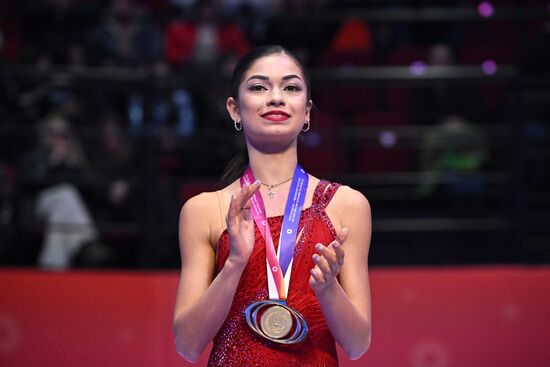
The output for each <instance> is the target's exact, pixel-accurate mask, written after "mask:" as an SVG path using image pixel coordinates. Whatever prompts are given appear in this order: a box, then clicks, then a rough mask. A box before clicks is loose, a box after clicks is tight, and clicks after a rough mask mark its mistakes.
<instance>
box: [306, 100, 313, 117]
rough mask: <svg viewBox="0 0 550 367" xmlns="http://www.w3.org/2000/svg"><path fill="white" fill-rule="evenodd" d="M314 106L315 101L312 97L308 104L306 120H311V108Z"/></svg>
mask: <svg viewBox="0 0 550 367" xmlns="http://www.w3.org/2000/svg"><path fill="white" fill-rule="evenodd" d="M312 107H313V101H312V100H311V99H310V100H309V101H307V105H306V121H311V108H312Z"/></svg>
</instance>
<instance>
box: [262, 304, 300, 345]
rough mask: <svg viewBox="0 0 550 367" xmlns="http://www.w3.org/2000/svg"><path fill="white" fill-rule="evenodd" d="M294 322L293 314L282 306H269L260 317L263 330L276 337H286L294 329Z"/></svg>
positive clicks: (266, 333)
mask: <svg viewBox="0 0 550 367" xmlns="http://www.w3.org/2000/svg"><path fill="white" fill-rule="evenodd" d="M292 324H293V321H292V315H291V314H290V312H289V311H288V310H287V309H285V308H284V307H281V306H272V307H270V308H268V309H267V310H266V311H265V312H264V314H263V315H262V317H261V318H260V326H261V328H262V331H263V332H264V333H265V335H267V336H269V337H270V338H274V339H280V338H283V337H285V336H286V335H287V334H288V333H289V332H290V330H291V329H292Z"/></svg>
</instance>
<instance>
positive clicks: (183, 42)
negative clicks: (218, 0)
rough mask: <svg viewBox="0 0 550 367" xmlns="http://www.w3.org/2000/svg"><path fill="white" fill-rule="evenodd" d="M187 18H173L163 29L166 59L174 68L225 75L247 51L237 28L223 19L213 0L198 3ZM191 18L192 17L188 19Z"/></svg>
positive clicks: (246, 45) (247, 47) (245, 42)
mask: <svg viewBox="0 0 550 367" xmlns="http://www.w3.org/2000/svg"><path fill="white" fill-rule="evenodd" d="M182 15H187V17H183V16H182V17H180V18H178V19H175V20H174V21H173V22H172V23H171V24H169V25H168V27H167V29H166V35H165V42H166V49H165V53H166V59H167V60H168V62H169V63H170V64H171V65H173V66H175V67H189V66H191V67H195V68H200V69H212V68H217V67H220V66H221V67H222V69H224V70H226V71H227V72H228V73H229V72H231V71H232V68H233V66H234V64H235V62H236V60H237V59H238V58H239V57H240V56H242V55H244V54H245V53H246V52H247V51H248V50H249V48H250V45H249V44H248V41H247V40H246V38H245V36H244V34H243V33H242V31H241V29H240V28H239V26H238V25H237V24H236V23H234V22H233V21H230V20H222V19H221V17H220V16H219V13H218V12H217V9H216V6H215V5H214V3H213V2H212V1H200V2H198V3H197V4H196V5H195V6H194V8H193V11H192V13H191V14H185V13H183V14H182ZM189 15H192V16H189Z"/></svg>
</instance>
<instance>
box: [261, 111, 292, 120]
mask: <svg viewBox="0 0 550 367" xmlns="http://www.w3.org/2000/svg"><path fill="white" fill-rule="evenodd" d="M262 117H263V118H264V119H266V120H269V121H285V120H288V119H289V118H290V115H289V114H288V113H286V112H284V111H269V112H266V113H264V114H262Z"/></svg>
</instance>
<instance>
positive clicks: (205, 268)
mask: <svg viewBox="0 0 550 367" xmlns="http://www.w3.org/2000/svg"><path fill="white" fill-rule="evenodd" d="M258 187H259V185H251V186H250V187H247V188H244V189H243V190H241V191H240V192H239V193H238V194H237V195H235V196H234V197H232V199H231V204H230V206H229V213H228V217H227V225H228V232H229V238H230V243H231V245H230V247H231V248H230V254H229V257H228V259H227V261H226V262H225V264H224V266H223V268H222V269H221V271H220V273H219V274H218V275H217V276H216V277H215V278H214V274H215V265H216V264H215V258H216V256H215V252H214V250H213V248H212V246H211V244H210V238H211V235H210V234H211V228H210V226H211V223H212V221H211V220H208V218H212V215H213V213H218V206H217V202H216V200H217V199H213V200H209V198H208V197H207V196H206V195H209V194H201V195H199V196H197V197H194V198H192V199H190V200H189V201H188V202H187V203H186V204H185V205H184V206H183V208H182V210H181V216H180V226H179V228H180V229H179V235H180V251H181V260H182V270H181V278H180V283H179V286H178V292H177V297H176V307H175V313H174V337H175V342H176V349H177V351H178V353H179V354H180V355H181V356H182V357H184V358H185V359H187V360H188V361H191V362H194V361H196V360H197V359H198V358H199V356H200V355H201V353H202V351H203V350H204V348H205V347H206V346H207V345H208V343H210V341H211V340H212V338H213V337H214V336H215V335H216V333H217V332H218V330H219V328H220V327H221V325H222V323H223V321H224V320H225V318H226V317H227V314H228V312H229V309H230V307H231V303H232V301H233V297H234V295H235V290H236V289H237V285H238V283H239V279H240V277H241V274H242V271H243V270H244V268H245V266H246V264H247V262H248V258H249V257H250V254H251V253H252V249H253V247H254V222H253V219H252V218H251V217H250V210H249V209H250V204H249V202H248V200H249V198H250V197H251V196H252V194H253V193H254V191H255V190H256V189H257V188H258Z"/></svg>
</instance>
